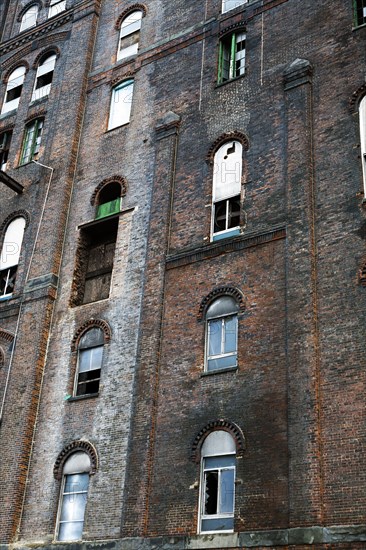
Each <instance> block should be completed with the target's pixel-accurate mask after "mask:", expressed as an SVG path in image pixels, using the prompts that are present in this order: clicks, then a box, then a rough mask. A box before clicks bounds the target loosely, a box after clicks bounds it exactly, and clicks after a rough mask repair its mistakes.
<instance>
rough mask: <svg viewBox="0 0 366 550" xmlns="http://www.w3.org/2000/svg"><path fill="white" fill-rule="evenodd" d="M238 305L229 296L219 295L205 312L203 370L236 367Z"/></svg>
mask: <svg viewBox="0 0 366 550" xmlns="http://www.w3.org/2000/svg"><path fill="white" fill-rule="evenodd" d="M238 311H239V305H238V304H237V302H236V301H235V300H234V298H232V297H231V296H221V297H220V298H217V299H216V300H215V301H214V302H212V303H211V305H210V306H209V308H208V309H207V312H206V361H205V370H206V371H215V370H221V369H226V368H230V367H236V365H237V349H238Z"/></svg>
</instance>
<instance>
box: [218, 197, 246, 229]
mask: <svg viewBox="0 0 366 550" xmlns="http://www.w3.org/2000/svg"><path fill="white" fill-rule="evenodd" d="M214 208H215V213H214V233H218V232H220V231H227V230H228V229H232V228H234V227H239V226H240V195H238V196H236V197H231V198H229V199H225V200H223V201H219V202H217V203H215V205H214Z"/></svg>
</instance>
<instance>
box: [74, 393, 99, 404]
mask: <svg viewBox="0 0 366 550" xmlns="http://www.w3.org/2000/svg"><path fill="white" fill-rule="evenodd" d="M94 397H99V392H98V393H86V394H85V395H74V396H71V397H69V398H68V399H67V400H66V401H68V402H69V403H70V402H72V401H81V400H82V399H89V398H94Z"/></svg>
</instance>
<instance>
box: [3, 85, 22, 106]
mask: <svg viewBox="0 0 366 550" xmlns="http://www.w3.org/2000/svg"><path fill="white" fill-rule="evenodd" d="M22 88H23V84H21V85H20V86H15V88H12V89H11V90H8V91H7V92H6V100H5V101H6V102H7V103H8V102H9V101H13V99H18V97H20V96H21V94H22Z"/></svg>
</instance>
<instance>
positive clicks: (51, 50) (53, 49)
mask: <svg viewBox="0 0 366 550" xmlns="http://www.w3.org/2000/svg"><path fill="white" fill-rule="evenodd" d="M49 55H55V56H56V58H57V59H58V58H59V57H60V55H61V50H60V48H58V47H57V46H48V48H45V49H44V50H42V51H41V52H40V53H39V54H38V55H37V57H36V58H35V60H34V61H33V65H32V69H36V68H37V67H38V65H39V63H40V62H41V60H42V59H43V58H44V57H48V56H49Z"/></svg>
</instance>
